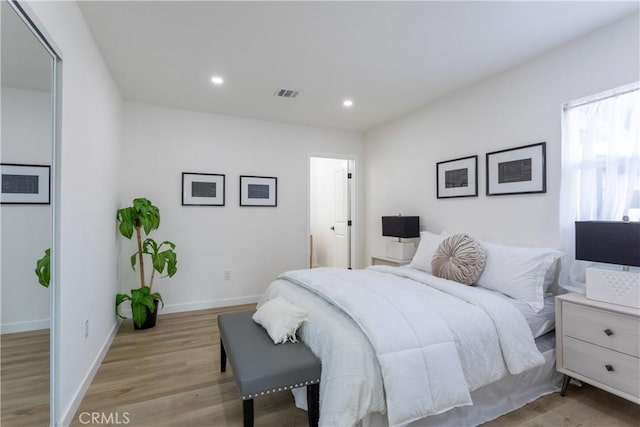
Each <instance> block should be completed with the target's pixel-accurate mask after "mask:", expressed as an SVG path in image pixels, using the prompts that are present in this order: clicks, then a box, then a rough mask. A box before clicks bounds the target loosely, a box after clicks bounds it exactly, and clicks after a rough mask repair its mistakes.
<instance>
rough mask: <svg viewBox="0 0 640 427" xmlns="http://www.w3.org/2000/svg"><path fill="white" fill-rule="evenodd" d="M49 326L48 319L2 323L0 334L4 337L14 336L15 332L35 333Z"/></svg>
mask: <svg viewBox="0 0 640 427" xmlns="http://www.w3.org/2000/svg"><path fill="white" fill-rule="evenodd" d="M49 325H50V322H49V319H42V320H29V321H27V322H13V323H4V324H3V325H2V326H0V333H1V334H2V335H4V334H15V333H16V332H29V331H37V330H39V329H49Z"/></svg>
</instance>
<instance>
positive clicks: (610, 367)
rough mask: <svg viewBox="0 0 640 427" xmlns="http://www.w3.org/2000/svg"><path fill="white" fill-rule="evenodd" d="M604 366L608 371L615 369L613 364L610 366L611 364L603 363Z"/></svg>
mask: <svg viewBox="0 0 640 427" xmlns="http://www.w3.org/2000/svg"><path fill="white" fill-rule="evenodd" d="M604 367H605V368H607V371H609V372H613V371H615V369H613V366H611V365H604Z"/></svg>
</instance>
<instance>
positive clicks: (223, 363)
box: [220, 338, 227, 372]
mask: <svg viewBox="0 0 640 427" xmlns="http://www.w3.org/2000/svg"><path fill="white" fill-rule="evenodd" d="M220 372H227V352H226V351H225V350H224V343H223V342H222V338H220Z"/></svg>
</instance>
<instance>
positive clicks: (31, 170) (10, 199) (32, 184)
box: [0, 163, 51, 205]
mask: <svg viewBox="0 0 640 427" xmlns="http://www.w3.org/2000/svg"><path fill="white" fill-rule="evenodd" d="M0 174H1V175H2V195H1V197H0V203H2V204H16V205H19V204H33V205H48V204H50V203H51V166H45V165H21V164H13V163H2V164H0Z"/></svg>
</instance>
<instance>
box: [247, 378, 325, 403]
mask: <svg viewBox="0 0 640 427" xmlns="http://www.w3.org/2000/svg"><path fill="white" fill-rule="evenodd" d="M319 382H320V378H318V379H317V380H311V381H305V382H304V383H297V384H293V385H289V386H284V387H279V388H278V389H277V390H276V389H275V388H274V389H273V390H267V391H266V392H264V391H261V392H260V394H259V395H260V396H264V394H265V393H266V394H269V393H272V392H273V393H275V392H276V391H282V390H291V389H292V388H298V387H302V386H303V385H309V384H316V383H319ZM254 397H258V393H255V394H250V395H248V396H242V400H247V399H253V398H254Z"/></svg>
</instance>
